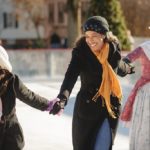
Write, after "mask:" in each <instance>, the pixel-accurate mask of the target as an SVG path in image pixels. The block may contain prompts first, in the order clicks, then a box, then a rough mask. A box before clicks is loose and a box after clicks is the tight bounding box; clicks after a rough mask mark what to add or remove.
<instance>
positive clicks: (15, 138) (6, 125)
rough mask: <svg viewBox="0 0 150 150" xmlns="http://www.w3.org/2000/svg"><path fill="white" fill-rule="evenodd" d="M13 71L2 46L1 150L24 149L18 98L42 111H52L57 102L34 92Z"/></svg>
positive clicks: (0, 65)
mask: <svg viewBox="0 0 150 150" xmlns="http://www.w3.org/2000/svg"><path fill="white" fill-rule="evenodd" d="M11 70H12V67H11V64H10V62H9V60H8V55H7V53H6V51H5V50H4V48H3V47H1V46H0V150H21V149H23V147H24V137H23V132H22V128H21V126H20V124H19V122H18V119H17V116H16V108H15V107H16V98H18V99H20V100H21V101H22V102H24V103H26V104H27V105H30V106H32V107H34V108H36V109H39V110H41V111H50V110H51V108H52V106H53V104H54V102H56V101H48V100H47V99H46V98H44V97H41V96H39V95H37V94H35V93H34V92H32V91H31V90H30V89H28V88H27V87H26V86H25V85H24V84H23V82H22V81H21V80H20V79H19V77H18V76H17V75H15V74H12V72H11ZM29 123H32V121H29Z"/></svg>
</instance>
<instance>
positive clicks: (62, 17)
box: [58, 2, 65, 23]
mask: <svg viewBox="0 0 150 150" xmlns="http://www.w3.org/2000/svg"><path fill="white" fill-rule="evenodd" d="M64 13H65V4H64V3H63V2H59V3H58V23H64V22H65V14H64Z"/></svg>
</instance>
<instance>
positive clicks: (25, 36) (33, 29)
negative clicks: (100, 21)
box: [0, 0, 150, 77]
mask: <svg viewBox="0 0 150 150" xmlns="http://www.w3.org/2000/svg"><path fill="white" fill-rule="evenodd" d="M149 10H150V3H149V0H132V1H130V0H55V1H53V0H0V40H1V45H3V47H5V49H6V50H7V51H8V53H9V56H10V61H11V63H12V65H13V68H14V69H13V70H14V72H16V73H18V74H19V75H21V76H28V75H30V76H36V75H40V76H45V75H48V76H51V77H52V76H53V75H58V76H59V75H62V74H64V71H65V70H66V67H67V64H68V62H69V60H70V56H71V49H72V47H73V46H74V42H75V41H76V39H77V38H78V37H79V36H80V35H82V30H81V28H82V24H83V23H84V21H85V20H86V19H87V18H88V17H89V16H92V15H101V16H103V17H105V18H106V19H107V20H108V22H109V25H110V30H111V31H112V32H113V34H114V35H116V36H117V37H118V39H119V40H120V43H121V46H122V51H123V52H128V51H130V50H132V49H133V48H135V47H136V46H137V45H138V44H139V43H141V42H143V41H145V40H148V39H150V16H149Z"/></svg>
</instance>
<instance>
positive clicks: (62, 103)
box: [49, 98, 66, 115]
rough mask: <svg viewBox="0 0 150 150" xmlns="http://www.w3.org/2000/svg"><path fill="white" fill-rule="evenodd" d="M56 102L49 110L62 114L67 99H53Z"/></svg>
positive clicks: (51, 112)
mask: <svg viewBox="0 0 150 150" xmlns="http://www.w3.org/2000/svg"><path fill="white" fill-rule="evenodd" d="M52 101H53V102H54V104H53V107H52V109H50V110H49V113H50V114H53V115H61V114H62V113H63V110H64V107H65V103H66V102H65V101H63V100H60V99H58V98H55V99H54V100H52Z"/></svg>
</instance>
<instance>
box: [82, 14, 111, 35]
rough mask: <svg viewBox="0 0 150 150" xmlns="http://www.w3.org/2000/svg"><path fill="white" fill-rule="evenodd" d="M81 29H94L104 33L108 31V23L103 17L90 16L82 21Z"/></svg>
mask: <svg viewBox="0 0 150 150" xmlns="http://www.w3.org/2000/svg"><path fill="white" fill-rule="evenodd" d="M83 31H84V32H86V31H95V32H97V33H100V34H104V35H106V33H107V32H108V31H109V25H108V22H107V20H106V19H105V18H104V17H101V16H92V17H90V18H88V19H87V21H86V22H85V23H84V25H83Z"/></svg>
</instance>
